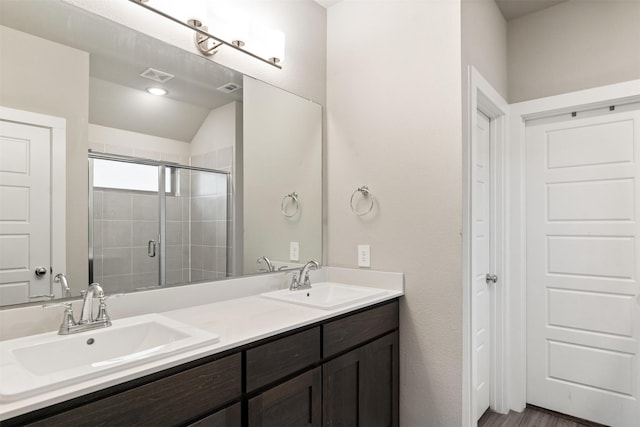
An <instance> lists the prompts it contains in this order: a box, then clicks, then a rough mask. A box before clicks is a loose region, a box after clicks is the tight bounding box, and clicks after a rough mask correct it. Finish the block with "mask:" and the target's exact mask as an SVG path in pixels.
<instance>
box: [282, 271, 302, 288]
mask: <svg viewBox="0 0 640 427" xmlns="http://www.w3.org/2000/svg"><path fill="white" fill-rule="evenodd" d="M284 276H285V277H287V276H291V281H290V282H289V290H290V291H293V290H296V289H298V284H299V283H300V282H299V281H298V271H297V270H296V271H287V272H286V273H284Z"/></svg>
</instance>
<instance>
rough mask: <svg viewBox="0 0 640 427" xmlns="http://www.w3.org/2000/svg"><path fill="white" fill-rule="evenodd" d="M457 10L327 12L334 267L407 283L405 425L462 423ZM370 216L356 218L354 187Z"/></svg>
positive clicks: (374, 3) (360, 6) (390, 6)
mask: <svg viewBox="0 0 640 427" xmlns="http://www.w3.org/2000/svg"><path fill="white" fill-rule="evenodd" d="M460 13H461V12H460V2H459V1H451V0H441V1H417V0H416V1H394V0H385V1H381V0H368V1H367V0H361V1H358V0H353V1H349V0H346V1H343V2H340V3H338V4H336V5H334V6H332V7H330V8H329V9H328V11H327V21H328V22H327V34H328V39H327V40H328V45H327V52H328V56H327V127H328V150H327V151H328V159H327V180H328V188H327V193H328V240H329V249H328V254H329V264H330V265H332V266H348V267H355V266H357V262H356V245H358V244H370V245H371V269H373V270H387V271H400V272H403V273H404V274H405V293H406V296H405V298H403V299H402V301H401V307H400V370H401V374H400V422H401V424H402V425H403V426H459V425H461V423H462V287H461V286H462V285H461V284H462V277H461V264H462V260H461V254H462V248H461V237H460V234H461V198H462V193H461V188H462V184H461V116H462V112H461V73H460V70H461V56H460V43H461V40H460V32H461V28H460ZM364 184H366V185H368V186H369V187H370V189H371V191H372V193H373V195H374V196H375V197H376V203H377V204H376V208H375V210H374V212H373V213H372V214H370V215H368V216H364V217H362V218H360V217H357V216H356V215H354V214H353V212H351V209H350V207H349V198H350V197H351V194H352V192H353V191H354V190H355V189H356V188H357V187H359V186H361V185H364Z"/></svg>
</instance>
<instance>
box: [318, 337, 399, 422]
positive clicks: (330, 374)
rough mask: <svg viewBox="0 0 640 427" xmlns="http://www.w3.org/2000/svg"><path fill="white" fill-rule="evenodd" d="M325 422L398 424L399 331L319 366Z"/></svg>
mask: <svg viewBox="0 0 640 427" xmlns="http://www.w3.org/2000/svg"><path fill="white" fill-rule="evenodd" d="M322 371H323V375H322V376H323V378H322V382H323V394H322V400H323V415H324V425H325V426H367V427H369V426H371V427H377V426H379V427H389V426H397V425H398V390H399V389H398V332H397V331H396V332H392V333H391V334H388V335H385V336H384V337H382V338H379V339H377V340H375V341H373V342H371V343H369V344H366V345H364V346H362V347H359V348H357V349H355V350H352V351H350V352H348V353H346V354H344V355H342V356H339V357H337V358H335V359H333V360H331V361H329V362H327V363H325V364H324V365H323V366H322Z"/></svg>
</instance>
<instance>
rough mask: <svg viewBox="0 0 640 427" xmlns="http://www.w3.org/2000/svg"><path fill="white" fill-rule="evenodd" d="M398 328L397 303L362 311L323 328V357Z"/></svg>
mask: <svg viewBox="0 0 640 427" xmlns="http://www.w3.org/2000/svg"><path fill="white" fill-rule="evenodd" d="M397 328H398V302H397V301H393V302H391V303H389V304H385V305H383V306H380V307H376V308H373V309H371V310H367V311H363V312H361V313H357V314H354V315H351V316H348V317H344V318H342V319H339V320H335V321H333V322H329V323H327V324H325V325H324V327H323V357H325V358H326V357H330V356H333V355H335V354H338V353H340V352H342V351H345V350H348V349H350V348H354V347H357V346H358V345H360V344H362V343H363V342H366V341H367V340H370V339H372V338H375V337H377V336H380V335H383V334H385V333H387V332H391V331H392V330H394V329H397Z"/></svg>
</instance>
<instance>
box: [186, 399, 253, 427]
mask: <svg viewBox="0 0 640 427" xmlns="http://www.w3.org/2000/svg"><path fill="white" fill-rule="evenodd" d="M241 426H242V405H241V404H240V403H236V404H235V405H231V406H229V407H228V408H224V409H221V410H219V411H218V412H216V413H215V414H212V415H209V416H208V417H206V418H203V419H201V420H199V421H196V422H195V423H192V424H189V427H241Z"/></svg>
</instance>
